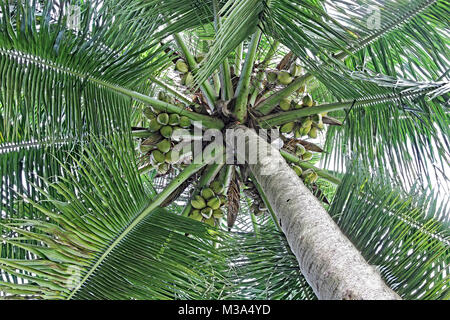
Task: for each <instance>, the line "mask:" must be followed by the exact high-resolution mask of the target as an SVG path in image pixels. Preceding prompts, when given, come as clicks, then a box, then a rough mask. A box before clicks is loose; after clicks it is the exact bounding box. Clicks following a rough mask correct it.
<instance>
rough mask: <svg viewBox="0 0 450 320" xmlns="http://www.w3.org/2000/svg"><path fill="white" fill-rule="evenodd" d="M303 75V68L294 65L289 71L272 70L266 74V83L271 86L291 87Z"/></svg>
mask: <svg viewBox="0 0 450 320" xmlns="http://www.w3.org/2000/svg"><path fill="white" fill-rule="evenodd" d="M301 74H302V67H301V66H299V65H297V64H295V63H293V64H292V65H291V68H290V70H289V71H287V70H280V71H278V70H270V71H267V72H266V81H267V83H269V84H279V85H282V86H287V85H289V84H290V83H291V82H292V81H294V80H295V79H296V78H297V77H299V76H300V75H301Z"/></svg>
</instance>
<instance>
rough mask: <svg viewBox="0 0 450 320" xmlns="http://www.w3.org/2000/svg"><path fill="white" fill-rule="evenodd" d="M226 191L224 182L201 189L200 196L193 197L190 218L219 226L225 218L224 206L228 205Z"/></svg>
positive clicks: (213, 183)
mask: <svg viewBox="0 0 450 320" xmlns="http://www.w3.org/2000/svg"><path fill="white" fill-rule="evenodd" d="M224 191H225V188H224V185H223V184H222V182H220V181H218V180H214V181H213V182H211V183H210V184H209V186H206V187H204V188H203V189H201V190H200V192H199V194H197V195H194V196H193V197H192V199H191V206H192V210H191V211H190V212H189V215H188V216H189V217H190V218H192V219H194V220H197V221H202V222H204V223H207V224H209V225H211V226H215V225H217V224H218V222H219V220H220V219H222V218H223V217H224V206H225V204H226V203H227V198H226V197H225V195H224Z"/></svg>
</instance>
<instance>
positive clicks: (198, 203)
mask: <svg viewBox="0 0 450 320" xmlns="http://www.w3.org/2000/svg"><path fill="white" fill-rule="evenodd" d="M191 205H192V207H193V208H195V209H203V208H204V207H206V202H205V199H203V198H202V197H201V196H199V195H196V196H194V199H192V200H191Z"/></svg>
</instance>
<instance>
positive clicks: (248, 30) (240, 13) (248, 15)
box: [196, 0, 264, 83]
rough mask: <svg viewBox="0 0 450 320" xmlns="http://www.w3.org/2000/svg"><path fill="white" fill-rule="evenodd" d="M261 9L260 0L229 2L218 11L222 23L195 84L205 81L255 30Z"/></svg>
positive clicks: (235, 0) (262, 7) (233, 0)
mask: <svg viewBox="0 0 450 320" xmlns="http://www.w3.org/2000/svg"><path fill="white" fill-rule="evenodd" d="M263 9H264V2H263V1H261V0H245V1H243V0H229V1H227V2H226V3H225V5H224V6H223V7H222V8H221V9H220V11H219V15H220V18H221V21H222V22H221V24H220V27H219V29H218V30H217V33H216V37H215V39H214V43H213V45H212V47H211V49H210V50H209V52H208V54H207V55H206V57H205V59H204V60H203V62H202V63H201V65H200V69H199V71H198V73H197V74H196V83H202V82H203V81H205V80H206V79H207V78H208V77H209V76H210V75H211V74H212V73H213V72H214V70H216V69H217V68H218V67H219V66H220V64H221V63H222V62H223V61H224V59H227V56H228V55H229V54H230V52H232V51H233V50H234V49H236V47H237V46H238V45H239V44H240V43H241V42H242V41H244V39H246V38H247V37H248V36H249V35H251V34H252V33H253V32H254V31H255V30H256V27H257V24H258V23H259V14H260V13H261V12H262V10H263Z"/></svg>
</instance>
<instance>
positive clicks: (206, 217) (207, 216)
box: [200, 207, 213, 219]
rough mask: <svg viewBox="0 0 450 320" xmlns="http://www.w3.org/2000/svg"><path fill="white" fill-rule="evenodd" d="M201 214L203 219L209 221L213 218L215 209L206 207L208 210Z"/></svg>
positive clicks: (203, 210)
mask: <svg viewBox="0 0 450 320" xmlns="http://www.w3.org/2000/svg"><path fill="white" fill-rule="evenodd" d="M200 212H201V214H202V216H203V218H205V219H209V218H211V216H212V213H213V209H212V208H210V207H206V208H203V209H202V210H201V211H200Z"/></svg>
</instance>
